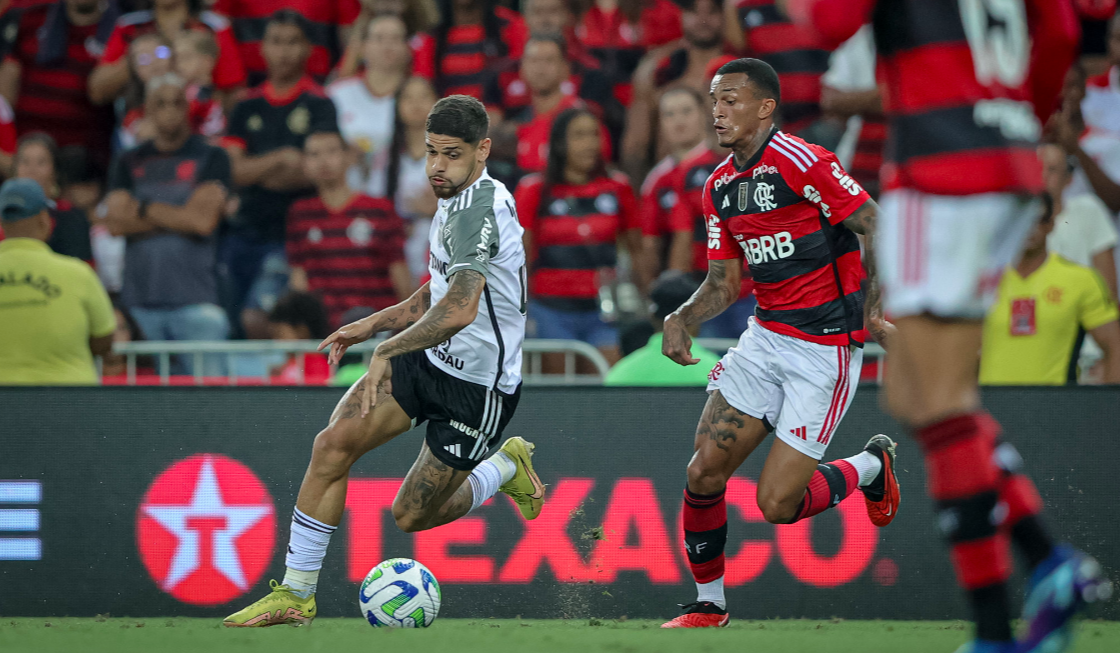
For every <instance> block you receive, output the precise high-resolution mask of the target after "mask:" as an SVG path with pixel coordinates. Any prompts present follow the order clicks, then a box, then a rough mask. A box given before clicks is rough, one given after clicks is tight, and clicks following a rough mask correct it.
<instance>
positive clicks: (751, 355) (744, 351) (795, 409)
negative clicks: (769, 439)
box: [708, 317, 863, 460]
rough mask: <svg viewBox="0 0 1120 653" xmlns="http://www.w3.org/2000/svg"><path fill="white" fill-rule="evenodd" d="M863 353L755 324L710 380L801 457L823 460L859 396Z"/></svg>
mask: <svg viewBox="0 0 1120 653" xmlns="http://www.w3.org/2000/svg"><path fill="white" fill-rule="evenodd" d="M862 366H863V350H862V349H860V348H858V347H853V346H835V345H818V344H816V343H813V342H808V341H806V340H801V339H799V338H794V337H791V336H786V335H782V334H780V333H774V332H773V331H770V330H768V329H766V328H765V327H763V326H761V325H760V324H759V323H758V321H757V320H756V319H755V318H753V317H752V318H751V324H750V328H749V329H747V330H746V332H744V333H743V335H742V336H740V337H739V343H738V344H737V345H735V346H734V347H732V348H731V349H729V350H728V351H727V354H725V355H724V357H723V358H722V359H721V360H720V362H718V363H716V366H715V367H713V368H712V371H711V373H710V374H709V375H708V381H709V383H708V392H712V391H715V390H719V391H720V394H722V395H723V398H724V399H725V400H727V403H728V404H730V405H731V406H732V407H733V408H735V409H736V410H738V411H740V412H742V413H744V414H746V415H750V416H751V417H755V418H758V419H761V420H764V421H765V422H768V423H769V424H770V425H771V426H773V427H774V433H775V435H777V437H778V438H779V439H781V440H782V442H785V443H786V444H788V445H789V446H791V447H793V448H794V449H796V450H798V451H800V452H801V453H803V454H805V455H806V456H809V457H810V458H814V459H816V460H820V459H821V458H823V457H824V452H825V449H827V448H828V443H829V442H830V441H831V440H832V436H833V434H834V433H836V427H837V426H839V424H840V420H841V419H842V418H843V417H844V413H846V412H848V406H850V405H851V404H852V399H853V398H854V397H855V395H856V386H857V385H858V384H859V372H860V368H861V367H862Z"/></svg>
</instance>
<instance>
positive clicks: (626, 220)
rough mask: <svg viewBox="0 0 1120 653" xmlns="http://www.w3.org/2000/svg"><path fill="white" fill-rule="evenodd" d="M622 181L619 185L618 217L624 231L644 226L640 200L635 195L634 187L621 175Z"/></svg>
mask: <svg viewBox="0 0 1120 653" xmlns="http://www.w3.org/2000/svg"><path fill="white" fill-rule="evenodd" d="M619 180H620V181H621V182H622V183H620V184H619V185H618V217H619V218H621V219H620V220H619V222H620V223H621V225H622V229H623V231H629V230H630V229H641V228H642V216H641V214H639V213H638V200H637V199H636V198H635V197H634V189H633V188H631V187H630V182H629V181H628V180H626V179H625V178H624V177H620V178H619Z"/></svg>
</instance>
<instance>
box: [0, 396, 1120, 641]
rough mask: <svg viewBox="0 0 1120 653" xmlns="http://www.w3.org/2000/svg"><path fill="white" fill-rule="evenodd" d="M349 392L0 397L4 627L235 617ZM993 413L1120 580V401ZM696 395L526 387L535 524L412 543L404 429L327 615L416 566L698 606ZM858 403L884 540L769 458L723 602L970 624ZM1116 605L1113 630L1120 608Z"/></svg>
mask: <svg viewBox="0 0 1120 653" xmlns="http://www.w3.org/2000/svg"><path fill="white" fill-rule="evenodd" d="M340 394H341V390H340V389H337V388H333V389H332V388H310V387H307V388H263V387H258V388H248V387H245V388H236V389H230V388H0V405H2V406H3V407H4V408H3V412H4V416H3V421H2V426H0V429H2V434H3V437H2V442H3V448H2V450H0V451H2V453H0V585H2V586H3V587H4V591H3V592H2V593H0V614H2V615H6V616H18V615H28V616H47V615H72V616H89V615H93V614H96V613H102V614H104V613H111V614H112V615H114V616H124V615H128V616H136V617H154V616H163V615H185V616H208V617H214V618H220V617H221V616H223V615H225V614H227V613H228V612H230V611H232V610H233V609H234V608H236V607H240V606H241V605H242V604H244V603H245V602H246V601H248V600H250V599H254V598H257V596H258V595H261V594H262V593H263V592H265V591H266V588H267V581H268V579H269V578H280V577H282V575H283V564H284V543H285V542H286V541H287V532H288V520H289V518H290V514H291V510H292V506H293V503H294V500H295V494H296V491H297V489H298V487H299V482H300V479H301V478H302V476H303V472H304V470H305V468H306V465H307V459H308V455H309V451H310V446H311V441H312V438H313V437H314V435H315V433H316V432H317V431H318V430H319V429H320V428H321V427H322V426H323V425H324V424H325V422H326V419H327V416H328V415H329V413H330V411H331V409H332V407H333V406H334V404H335V402H336V401H337V400H338V398H339V396H340ZM985 394H986V400H987V404H988V405H989V406H990V407H991V409H992V411H993V412H994V413H995V414H996V416H997V417H998V418H999V419H1001V420H1002V421H1003V423H1004V425H1005V427H1006V429H1007V435H1008V439H1009V440H1010V441H1012V442H1013V443H1015V444H1016V445H1017V446H1018V447H1019V448H1020V450H1021V451H1022V453H1023V455H1024V457H1025V458H1026V465H1027V468H1028V471H1029V472H1030V473H1031V474H1032V476H1033V477H1034V478H1035V479H1036V480H1037V481H1038V484H1039V488H1040V490H1041V492H1042V495H1043V497H1044V498H1045V500H1046V504H1047V508H1048V521H1049V522H1050V523H1051V524H1052V525H1053V526H1054V527H1055V529H1056V531H1057V532H1059V533H1062V534H1063V535H1064V536H1065V537H1068V538H1069V539H1070V540H1072V541H1073V542H1074V543H1075V544H1077V545H1078V546H1081V547H1083V548H1085V549H1087V550H1088V551H1089V552H1091V553H1092V554H1094V555H1096V556H1097V557H1098V558H1099V559H1100V560H1101V562H1102V563H1103V564H1104V565H1105V567H1106V568H1108V569H1109V570H1110V571H1111V572H1112V573H1113V575H1114V577H1115V576H1116V575H1117V573H1118V572H1120V522H1118V520H1116V518H1115V508H1114V505H1113V503H1112V499H1113V498H1114V496H1115V491H1116V488H1117V481H1116V473H1115V472H1114V471H1113V467H1114V466H1115V461H1116V460H1118V459H1120V455H1118V454H1120V439H1118V438H1117V437H1116V435H1115V427H1116V425H1117V424H1118V423H1120V414H1118V413H1120V389H1110V388H1050V389H1041V388H1022V389H1010V388H997V389H992V390H989V391H987V392H986V393H985ZM704 399H705V395H704V392H703V391H702V390H700V389H623V388H530V389H527V390H526V391H525V392H524V395H523V398H522V401H521V405H520V406H519V408H518V412H517V415H516V417H515V418H514V419H513V421H512V422H511V424H510V426H509V429H508V431H507V433H508V434H520V435H525V436H527V437H529V438H530V439H532V440H533V441H535V442H536V443H537V444H538V448H537V454H538V455H537V461H538V468H539V471H540V473H541V476H542V478H543V479H544V480H545V482H546V483H548V484H549V496H548V501H547V503H546V505H545V509H544V511H543V513H542V514H541V516H540V518H538V519H537V520H535V521H533V522H524V521H522V520H521V518H520V517H519V516H518V515H517V513H516V510H515V509H514V507H513V506H512V504H511V503H510V502H509V501H508V500H507V499H506V497H504V496H502V495H499V496H498V497H496V498H495V499H493V500H491V501H490V502H489V503H488V504H487V505H485V506H483V507H481V508H480V509H479V510H478V511H476V512H475V513H472V514H471V515H469V516H467V517H466V518H463V519H460V520H459V521H456V522H454V523H453V524H449V525H447V526H444V527H440V528H437V529H434V530H431V531H426V532H422V533H416V534H413V535H408V534H404V533H402V532H400V531H399V530H397V529H396V528H395V526H394V524H393V521H392V517H391V516H390V513H389V507H390V505H391V503H392V501H393V497H394V496H395V494H396V491H397V487H398V485H399V483H400V479H401V477H402V476H403V475H404V473H405V472H406V471H407V469H408V468H409V466H410V464H411V462H412V460H413V459H414V457H415V455H416V452H417V449H418V447H419V443H420V437H421V436H420V434H419V433H417V432H410V433H408V434H405V435H403V436H401V437H399V438H397V439H396V440H395V441H393V442H391V443H389V444H387V445H385V446H384V447H383V448H381V449H378V450H376V451H375V452H373V453H371V454H369V455H367V456H366V457H365V458H363V459H362V460H361V461H360V462H359V463H358V464H357V466H356V467H355V468H354V470H353V475H352V478H351V480H350V491H349V495H348V498H347V511H346V516H345V517H344V519H343V523H342V526H341V528H340V529H339V531H338V532H337V533H336V535H335V536H334V540H333V542H332V545H331V550H330V552H329V554H328V556H327V562H326V567H325V569H324V571H323V575H322V578H321V581H320V588H321V591H320V595H319V605H320V610H321V614H322V615H324V616H357V615H358V613H357V610H356V607H355V605H356V604H355V599H356V597H357V582H358V581H359V580H360V579H361V578H362V577H363V576H364V575H365V573H366V571H367V570H368V569H369V568H370V567H372V566H373V565H374V564H375V563H377V562H379V561H380V560H381V559H383V558H388V557H395V556H406V557H415V558H417V559H419V560H421V561H422V562H424V563H425V564H427V565H428V566H429V567H431V569H432V570H433V572H434V573H435V574H436V576H437V577H438V578H439V580H440V581H441V583H442V586H443V592H444V606H443V614H444V615H445V616H455V617H479V618H482V617H490V616H494V617H513V616H516V615H522V616H524V617H571V618H586V617H588V616H597V617H615V618H616V617H620V616H622V615H628V616H629V617H635V618H636V617H668V616H671V615H673V614H674V613H675V610H676V608H675V604H676V603H678V602H682V601H689V600H691V599H692V598H693V597H694V596H695V595H694V589H693V587H692V583H691V578H690V576H689V572H688V568H687V565H686V564H685V560H684V558H683V555H682V547H681V545H680V539H681V538H680V535H679V532H680V530H679V520H680V495H681V490H682V487H683V485H684V468H685V465H686V463H687V461H688V459H689V457H690V455H691V452H692V434H693V431H694V429H695V424H696V420H697V417H698V415H699V412H700V409H701V406H702V405H703V403H704ZM877 399H878V397H877V391H876V388H874V387H869V388H864V389H863V390H861V391H860V393H859V394H858V395H857V396H856V398H855V403H854V404H853V406H852V408H851V411H850V413H849V415H848V417H847V418H846V419H845V420H844V422H843V423H842V424H841V426H840V429H839V431H838V433H837V435H836V436H835V437H834V442H833V444H832V446H831V447H830V450H829V456H830V457H841V456H847V455H851V454H852V453H854V452H856V451H858V450H859V449H860V448H861V447H862V445H863V444H864V442H865V441H866V439H867V438H868V437H869V436H870V435H872V434H874V433H877V432H885V433H888V434H891V435H892V436H895V437H897V438H899V439H900V440H901V442H902V444H901V446H900V451H899V466H898V468H899V470H900V478H901V481H902V484H903V490H902V492H903V501H902V505H901V512H900V514H899V517H898V519H897V520H896V521H895V522H894V524H892V525H891V526H890V527H888V528H886V529H882V530H880V529H877V528H875V527H874V526H872V525H871V524H870V523H869V521H868V520H867V517H866V514H865V511H864V506H863V501H862V497H861V496H860V495H859V494H858V493H857V494H855V495H854V496H853V497H852V498H850V499H848V500H847V501H845V502H843V503H842V504H841V505H840V506H839V508H838V509H836V510H831V511H828V512H826V513H825V514H822V515H820V516H818V517H816V518H814V519H812V520H808V521H805V522H801V523H798V524H794V525H785V526H773V525H770V524H767V523H765V522H764V521H763V520H762V517H761V514H760V512H759V510H758V508H757V507H756V505H755V481H754V479H757V478H758V473H759V471H760V469H761V465H762V460H763V456H761V455H760V456H758V457H757V458H754V459H752V460H750V461H749V462H748V464H746V465H745V466H744V468H743V470H742V471H741V474H740V475H739V476H737V477H736V478H735V479H734V480H733V482H732V483H731V485H730V488H729V493H728V502H729V503H730V505H731V506H732V507H731V509H730V524H729V535H730V539H729V542H728V548H727V555H728V575H727V585H728V598H729V600H730V601H731V606H732V609H733V614H735V615H736V617H738V618H767V617H808V618H828V617H834V616H835V617H842V618H861V619H866V618H884V619H943V618H955V617H964V616H965V610H964V606H963V603H962V601H961V599H960V596H959V594H958V592H957V590H956V588H955V586H954V583H953V574H952V572H951V570H950V568H949V564H948V562H947V557H946V554H945V551H944V549H943V547H942V544H941V541H940V538H939V536H938V535H937V533H936V530H935V528H934V515H933V512H932V509H931V505H930V503H929V501H928V500H927V499H926V498H925V496H924V492H923V485H924V474H923V472H922V465H921V461H920V458H919V455H918V451H917V449H916V447H914V446H913V445H912V444H910V442H909V441H907V440H906V438H905V437H904V436H902V434H901V432H900V429H899V428H898V427H897V426H896V425H895V424H894V423H893V422H891V421H890V420H889V419H888V418H886V417H885V416H883V414H882V413H881V412H880V411H879V409H878V407H877ZM1100 615H1101V616H1104V617H1107V618H1113V619H1115V618H1118V617H1120V610H1118V609H1117V604H1116V602H1113V603H1112V604H1110V605H1108V606H1105V607H1104V609H1103V610H1102V612H1101V613H1100Z"/></svg>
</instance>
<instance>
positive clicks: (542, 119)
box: [506, 95, 611, 174]
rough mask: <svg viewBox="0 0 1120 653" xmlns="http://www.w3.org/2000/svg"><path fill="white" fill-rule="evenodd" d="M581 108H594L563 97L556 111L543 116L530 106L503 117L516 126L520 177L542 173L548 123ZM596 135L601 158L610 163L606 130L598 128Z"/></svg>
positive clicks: (601, 127) (582, 102)
mask: <svg viewBox="0 0 1120 653" xmlns="http://www.w3.org/2000/svg"><path fill="white" fill-rule="evenodd" d="M577 107H578V108H585V109H589V110H591V111H592V112H593V113H594V112H595V108H596V107H595V106H594V105H590V104H588V103H586V102H584V101H583V100H581V99H580V98H578V97H576V96H574V95H565V96H564V97H563V98H562V99H561V100H560V103H559V104H558V105H556V108H555V109H553V110H552V111H549V112H547V113H541V114H537V113H535V112H534V111H533V107H532V106H527V107H524V108H522V109H521V110H520V111H517V112H514V113H513V114H511V115H509V116H506V118H507V119H508V120H509V121H510V122H513V123H520V124H519V125H518V127H517V169H518V170H520V171H521V173H522V174H524V173H528V172H542V171H543V170H544V169H545V166H546V165H548V137H549V134H551V133H552V123H553V122H555V121H556V118H557V116H559V115H560V114H561V113H563V112H564V111H566V110H567V109H573V108H577ZM599 133H600V135H601V139H600V140H601V142H602V148H603V149H602V157H603V159H604V160H605V161H610V160H611V136H610V133H609V132H608V131H607V129H606V127H604V126H602V125H601V124H600V127H599Z"/></svg>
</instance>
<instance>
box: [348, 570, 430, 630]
mask: <svg viewBox="0 0 1120 653" xmlns="http://www.w3.org/2000/svg"><path fill="white" fill-rule="evenodd" d="M442 596H443V595H442V593H441V592H440V589H439V583H438V582H436V577H435V576H433V575H432V572H430V571H428V568H427V567H425V566H424V565H422V564H420V563H419V562H416V561H415V560H410V559H408V558H390V559H388V560H386V561H385V562H382V563H381V564H379V565H377V566H376V567H374V568H373V569H371V570H370V572H369V574H367V575H366V579H365V580H363V581H362V586H361V587H360V588H359V589H358V608H359V609H360V610H361V611H362V616H363V617H365V618H366V621H368V622H369V625H371V626H374V627H375V628H381V627H384V626H388V627H390V628H427V627H428V626H431V625H432V622H433V621H435V620H436V615H438V614H439V604H440V601H441V599H442Z"/></svg>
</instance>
